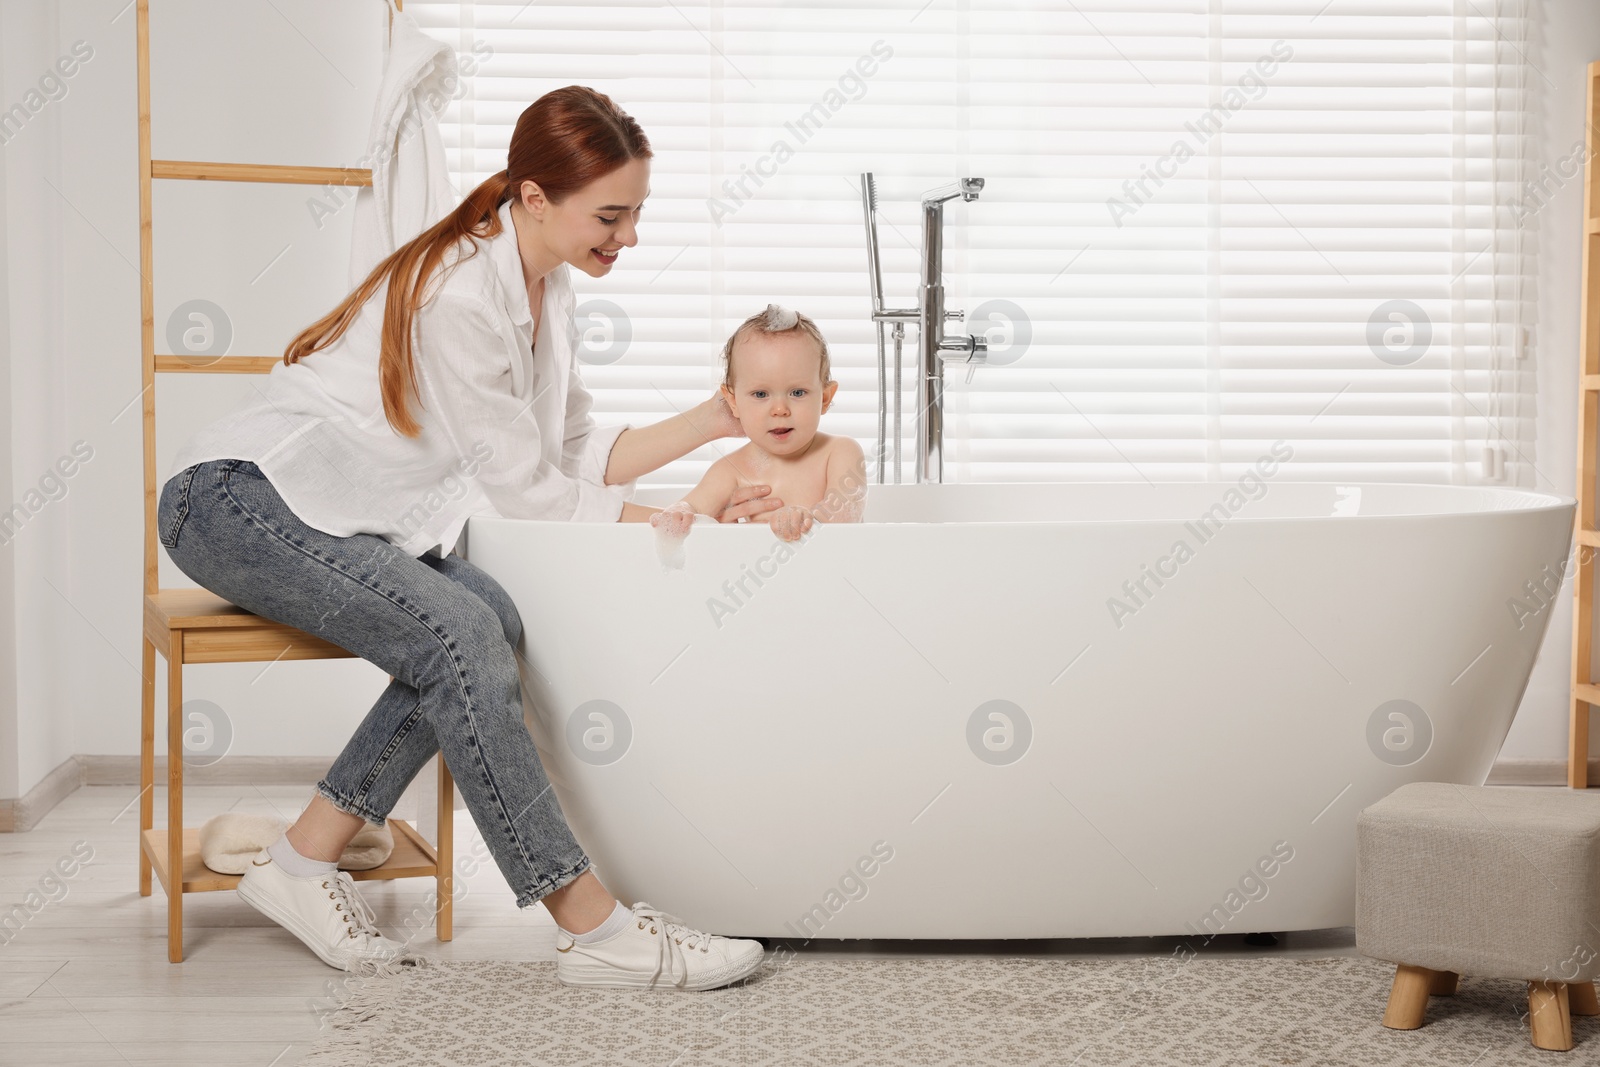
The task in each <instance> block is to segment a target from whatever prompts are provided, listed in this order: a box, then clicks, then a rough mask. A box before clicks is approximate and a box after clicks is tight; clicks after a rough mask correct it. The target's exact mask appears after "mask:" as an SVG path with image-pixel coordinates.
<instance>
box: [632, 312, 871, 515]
mask: <svg viewBox="0 0 1600 1067" xmlns="http://www.w3.org/2000/svg"><path fill="white" fill-rule="evenodd" d="M722 356H723V359H724V361H725V365H726V370H725V371H724V373H723V380H722V395H723V397H724V398H725V399H726V401H727V404H728V410H730V411H731V412H733V416H734V418H736V419H738V420H739V422H740V424H741V425H742V426H743V427H744V432H745V436H747V437H748V438H749V439H750V441H749V443H748V444H746V445H744V446H743V447H741V448H739V449H738V450H737V451H735V452H732V453H730V454H729V455H727V456H724V457H722V458H721V459H719V460H717V461H716V462H715V463H713V464H712V465H711V469H710V470H708V471H706V475H705V477H704V478H702V479H700V484H699V485H697V486H695V487H694V488H693V489H692V490H690V492H689V494H688V495H687V496H685V497H684V498H683V499H682V500H680V501H678V502H677V503H676V504H673V505H672V506H671V507H668V508H666V509H665V510H663V511H658V512H656V513H655V514H654V515H651V516H650V524H651V525H652V526H654V527H656V528H657V529H658V530H660V531H661V532H662V533H665V534H667V535H669V536H672V537H686V536H688V533H689V526H690V524H691V523H693V522H694V519H695V516H696V515H697V514H699V515H715V514H716V513H717V510H718V509H719V508H721V507H722V505H723V504H724V503H725V502H726V501H727V499H728V495H729V494H730V493H732V492H733V490H734V489H735V487H737V486H741V485H768V486H771V487H772V495H773V496H775V497H777V498H778V499H779V500H786V501H788V502H789V503H788V504H787V505H785V506H784V507H781V508H778V509H776V510H775V511H771V512H768V513H767V514H765V515H758V516H755V521H757V522H765V523H767V524H768V525H769V526H771V528H772V532H773V533H775V534H777V536H778V538H779V539H780V540H783V541H798V540H799V539H800V538H801V537H803V536H804V535H805V533H806V532H807V531H808V530H810V529H811V526H812V523H813V522H860V521H861V516H862V512H863V511H864V510H865V508H866V490H867V472H866V457H865V455H864V454H863V453H862V451H861V446H860V445H859V444H857V443H856V441H855V439H854V438H852V437H839V436H834V435H830V434H825V433H819V432H817V423H818V422H819V421H820V420H821V418H822V413H823V412H824V411H827V410H828V408H829V407H830V406H831V405H832V404H833V394H834V393H835V392H836V391H837V390H838V388H839V383H838V382H836V381H832V380H831V378H830V375H829V370H828V343H827V342H826V341H824V340H823V339H822V331H820V330H818V329H817V324H816V323H815V322H812V321H811V320H810V319H809V318H807V317H806V316H804V315H801V314H800V313H798V312H795V311H790V310H789V309H787V308H781V307H779V306H778V305H777V304H768V305H767V309H766V310H765V311H762V312H759V313H758V314H755V315H751V316H750V317H749V318H748V319H745V320H744V322H742V323H740V324H739V328H738V329H737V330H734V331H733V336H732V337H730V338H728V343H727V344H726V345H724V346H723V349H722Z"/></svg>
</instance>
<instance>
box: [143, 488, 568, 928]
mask: <svg viewBox="0 0 1600 1067" xmlns="http://www.w3.org/2000/svg"><path fill="white" fill-rule="evenodd" d="M157 530H158V533H159V535H160V538H161V543H162V545H164V546H165V547H166V550H167V554H168V555H169V556H171V557H172V561H173V562H174V563H176V564H177V565H178V569H179V570H181V571H183V573H184V574H187V575H188V576H189V577H190V578H192V579H194V580H195V581H196V582H198V583H199V584H200V585H202V586H204V587H205V588H207V589H209V590H211V591H212V592H214V593H216V594H217V595H218V596H221V597H224V598H225V599H227V600H228V601H230V602H232V603H234V604H237V605H238V606H239V607H241V608H244V609H245V610H246V611H249V612H252V613H254V614H256V615H260V616H262V617H263V618H268V619H272V620H274V621H276V622H281V623H285V624H287V625H289V626H293V627H295V628H296V629H299V630H303V631H305V632H306V633H308V634H314V635H316V636H317V637H320V638H322V639H324V640H326V641H330V642H332V643H333V644H336V645H338V646H339V647H341V648H344V649H346V650H347V651H349V652H352V653H354V654H355V655H357V656H360V657H361V658H362V659H365V660H368V661H370V662H372V663H374V664H376V665H377V666H379V667H381V668H383V670H384V671H386V672H387V673H388V674H390V675H392V676H393V681H391V682H390V683H389V686H388V688H387V689H385V690H384V691H383V695H382V696H380V697H379V698H378V702H377V703H376V704H374V705H373V706H372V710H371V711H369V712H368V713H367V716H366V718H365V719H363V720H362V722H361V725H360V726H359V727H357V729H356V732H355V736H354V737H352V738H351V739H350V741H349V743H348V744H346V745H345V747H344V751H343V752H341V753H339V756H338V758H337V759H335V760H334V762H333V766H332V767H331V768H330V769H329V770H328V774H327V777H325V778H323V779H322V781H320V782H318V783H317V792H319V793H320V794H321V795H322V796H324V797H326V798H327V799H328V801H329V802H330V803H332V804H333V805H334V806H335V807H337V808H339V809H340V810H342V811H347V812H350V813H351V814H354V815H359V816H361V817H362V818H364V819H368V820H370V821H372V822H375V823H382V822H383V821H384V819H385V817H386V816H387V815H388V813H389V810H390V809H391V808H393V807H394V804H395V802H396V801H397V800H399V799H400V794H401V793H402V792H403V791H404V790H405V788H406V785H407V784H408V783H409V782H410V781H411V779H413V778H415V777H416V775H417V772H418V771H420V770H421V769H422V766H423V764H424V763H426V762H427V760H428V758H429V757H430V756H432V755H433V754H434V753H435V752H441V753H442V754H443V757H444V761H445V765H446V766H448V767H449V768H450V772H451V774H453V775H454V776H455V780H456V786H457V788H459V789H460V790H461V795H462V797H463V798H464V799H465V801H466V805H467V809H468V811H470V812H471V813H472V817H473V819H474V820H475V821H476V822H477V824H478V830H479V832H481V833H482V834H483V838H484V843H485V845H487V847H488V849H489V851H490V853H491V854H492V855H493V856H494V859H495V863H496V864H498V865H499V867H500V870H501V872H503V873H504V874H505V877H506V881H507V882H508V883H510V885H511V888H512V890H513V891H514V892H515V893H516V895H517V906H518V907H527V906H528V905H529V904H532V903H533V902H534V901H536V900H539V899H540V898H541V897H544V896H546V895H548V894H549V893H550V892H551V891H553V890H556V889H559V888H561V887H562V886H564V885H566V884H567V883H568V882H570V881H572V880H573V879H574V878H576V877H577V876H578V875H580V874H582V873H583V872H584V871H585V870H587V869H588V867H589V857H588V856H587V855H586V854H585V853H584V851H583V849H582V848H581V847H580V846H579V845H578V842H577V841H576V840H575V839H574V838H573V836H572V831H571V829H570V828H568V826H567V820H566V817H565V816H564V815H563V814H562V812H561V806H560V804H559V803H558V802H557V801H556V796H555V793H554V792H553V791H552V790H551V788H550V782H549V779H548V778H546V777H545V772H544V767H543V765H542V764H541V763H540V762H539V754H538V751H537V750H536V749H535V748H534V745H533V739H532V738H531V737H529V736H528V730H527V727H526V726H525V725H524V724H523V720H522V688H521V679H520V678H519V677H518V675H517V653H516V643H517V641H518V639H519V638H520V637H521V635H522V620H521V618H520V617H519V616H518V615H517V609H516V606H515V605H514V604H512V602H511V598H510V597H509V596H508V595H507V594H506V592H505V590H504V589H502V588H501V587H500V584H499V583H498V582H496V581H495V580H494V579H493V578H491V577H489V575H487V574H485V573H484V572H483V571H482V570H480V569H478V568H477V567H474V566H473V565H472V564H470V563H468V562H467V561H466V560H464V559H462V558H461V557H460V556H458V555H456V554H455V553H453V552H452V553H451V554H450V555H448V556H445V557H443V558H441V557H439V556H437V555H433V554H431V553H430V554H428V555H424V556H422V557H421V558H417V557H414V556H410V555H407V554H406V553H404V552H401V551H400V550H398V549H397V548H395V546H394V545H392V544H391V543H390V542H388V541H387V540H385V539H384V538H381V537H378V536H375V535H372V534H357V535H355V536H353V537H335V536H333V535H332V534H327V533H323V532H322V531H321V530H317V529H314V528H312V527H310V526H307V525H306V524H305V523H303V522H301V521H300V519H299V518H297V517H296V516H295V514H294V512H292V511H290V510H289V507H288V505H286V504H285V503H284V502H283V498H282V497H280V496H279V495H278V492H277V490H276V489H274V488H273V487H272V483H271V482H270V481H268V480H267V477H266V476H265V475H264V474H262V473H261V469H260V468H259V467H257V466H256V465H255V464H254V463H251V462H249V461H248V460H240V459H218V460H211V461H210V462H207V463H197V464H195V465H194V466H192V467H189V468H187V469H185V470H183V471H180V472H178V473H177V474H175V475H173V476H172V478H171V479H169V480H168V481H167V483H166V485H164V486H163V487H162V489H161V500H160V506H159V512H158V517H157Z"/></svg>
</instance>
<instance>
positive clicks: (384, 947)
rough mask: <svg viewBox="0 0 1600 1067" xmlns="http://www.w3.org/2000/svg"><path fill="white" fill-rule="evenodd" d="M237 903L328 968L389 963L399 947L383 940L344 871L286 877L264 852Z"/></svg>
mask: <svg viewBox="0 0 1600 1067" xmlns="http://www.w3.org/2000/svg"><path fill="white" fill-rule="evenodd" d="M238 893H239V899H240V900H242V901H244V902H245V903H246V904H248V905H250V906H251V907H252V908H254V909H256V910H257V911H259V912H260V913H261V914H263V915H265V916H266V917H267V918H269V919H271V920H272V921H273V922H275V923H277V924H278V925H279V926H281V927H283V928H284V929H285V930H288V931H289V932H290V933H291V934H293V935H294V936H296V937H298V938H299V939H300V940H301V941H304V942H305V943H306V947H307V948H309V949H311V951H312V952H315V953H316V954H317V957H318V958H319V959H321V960H322V962H323V963H326V964H327V965H328V966H330V967H337V968H339V969H340V970H342V971H348V970H351V969H352V968H353V967H354V966H355V965H356V964H357V963H360V962H362V961H366V960H374V961H387V960H392V959H395V958H396V957H398V956H399V955H400V945H399V944H398V943H397V942H394V941H391V940H390V939H388V938H386V937H384V936H383V934H382V932H381V931H379V930H378V927H377V926H376V925H375V923H374V919H373V914H372V910H371V909H370V908H368V907H367V902H366V901H364V900H362V899H361V898H360V897H359V896H357V895H356V887H355V883H354V882H352V881H351V880H350V876H349V875H348V874H346V873H345V872H344V871H335V872H334V873H333V874H330V875H328V876H327V877H325V878H295V877H293V876H291V875H288V874H285V873H284V870H283V868H282V867H280V866H278V865H277V864H276V863H274V862H272V856H271V854H270V853H268V852H267V850H266V849H262V850H261V851H260V852H259V853H257V854H256V857H255V858H254V859H253V860H251V861H250V868H249V869H248V870H246V871H245V872H244V878H243V879H241V880H240V882H239V888H238Z"/></svg>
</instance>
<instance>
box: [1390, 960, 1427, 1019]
mask: <svg viewBox="0 0 1600 1067" xmlns="http://www.w3.org/2000/svg"><path fill="white" fill-rule="evenodd" d="M1438 973H1439V972H1437V971H1430V970H1428V968H1426V967H1413V966H1411V964H1409V963H1402V964H1400V965H1398V966H1397V967H1395V970H1394V985H1392V986H1390V987H1389V1006H1388V1007H1387V1008H1385V1009H1384V1011H1383V1025H1385V1026H1387V1027H1388V1028H1389V1029H1391V1030H1415V1029H1416V1028H1417V1027H1419V1026H1421V1025H1422V1020H1423V1016H1425V1015H1426V1014H1427V1013H1428V990H1429V989H1430V988H1432V986H1433V982H1434V976H1435V975H1436V974H1438Z"/></svg>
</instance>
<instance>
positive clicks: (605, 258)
mask: <svg viewBox="0 0 1600 1067" xmlns="http://www.w3.org/2000/svg"><path fill="white" fill-rule="evenodd" d="M589 251H591V252H593V253H594V258H596V259H598V260H599V261H600V262H602V263H605V264H607V265H610V264H612V263H615V262H616V261H617V256H618V255H619V254H620V253H621V252H622V249H620V248H619V249H617V250H616V251H614V252H611V253H610V254H609V255H608V254H607V253H605V252H602V251H600V249H598V248H591V249H589Z"/></svg>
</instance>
